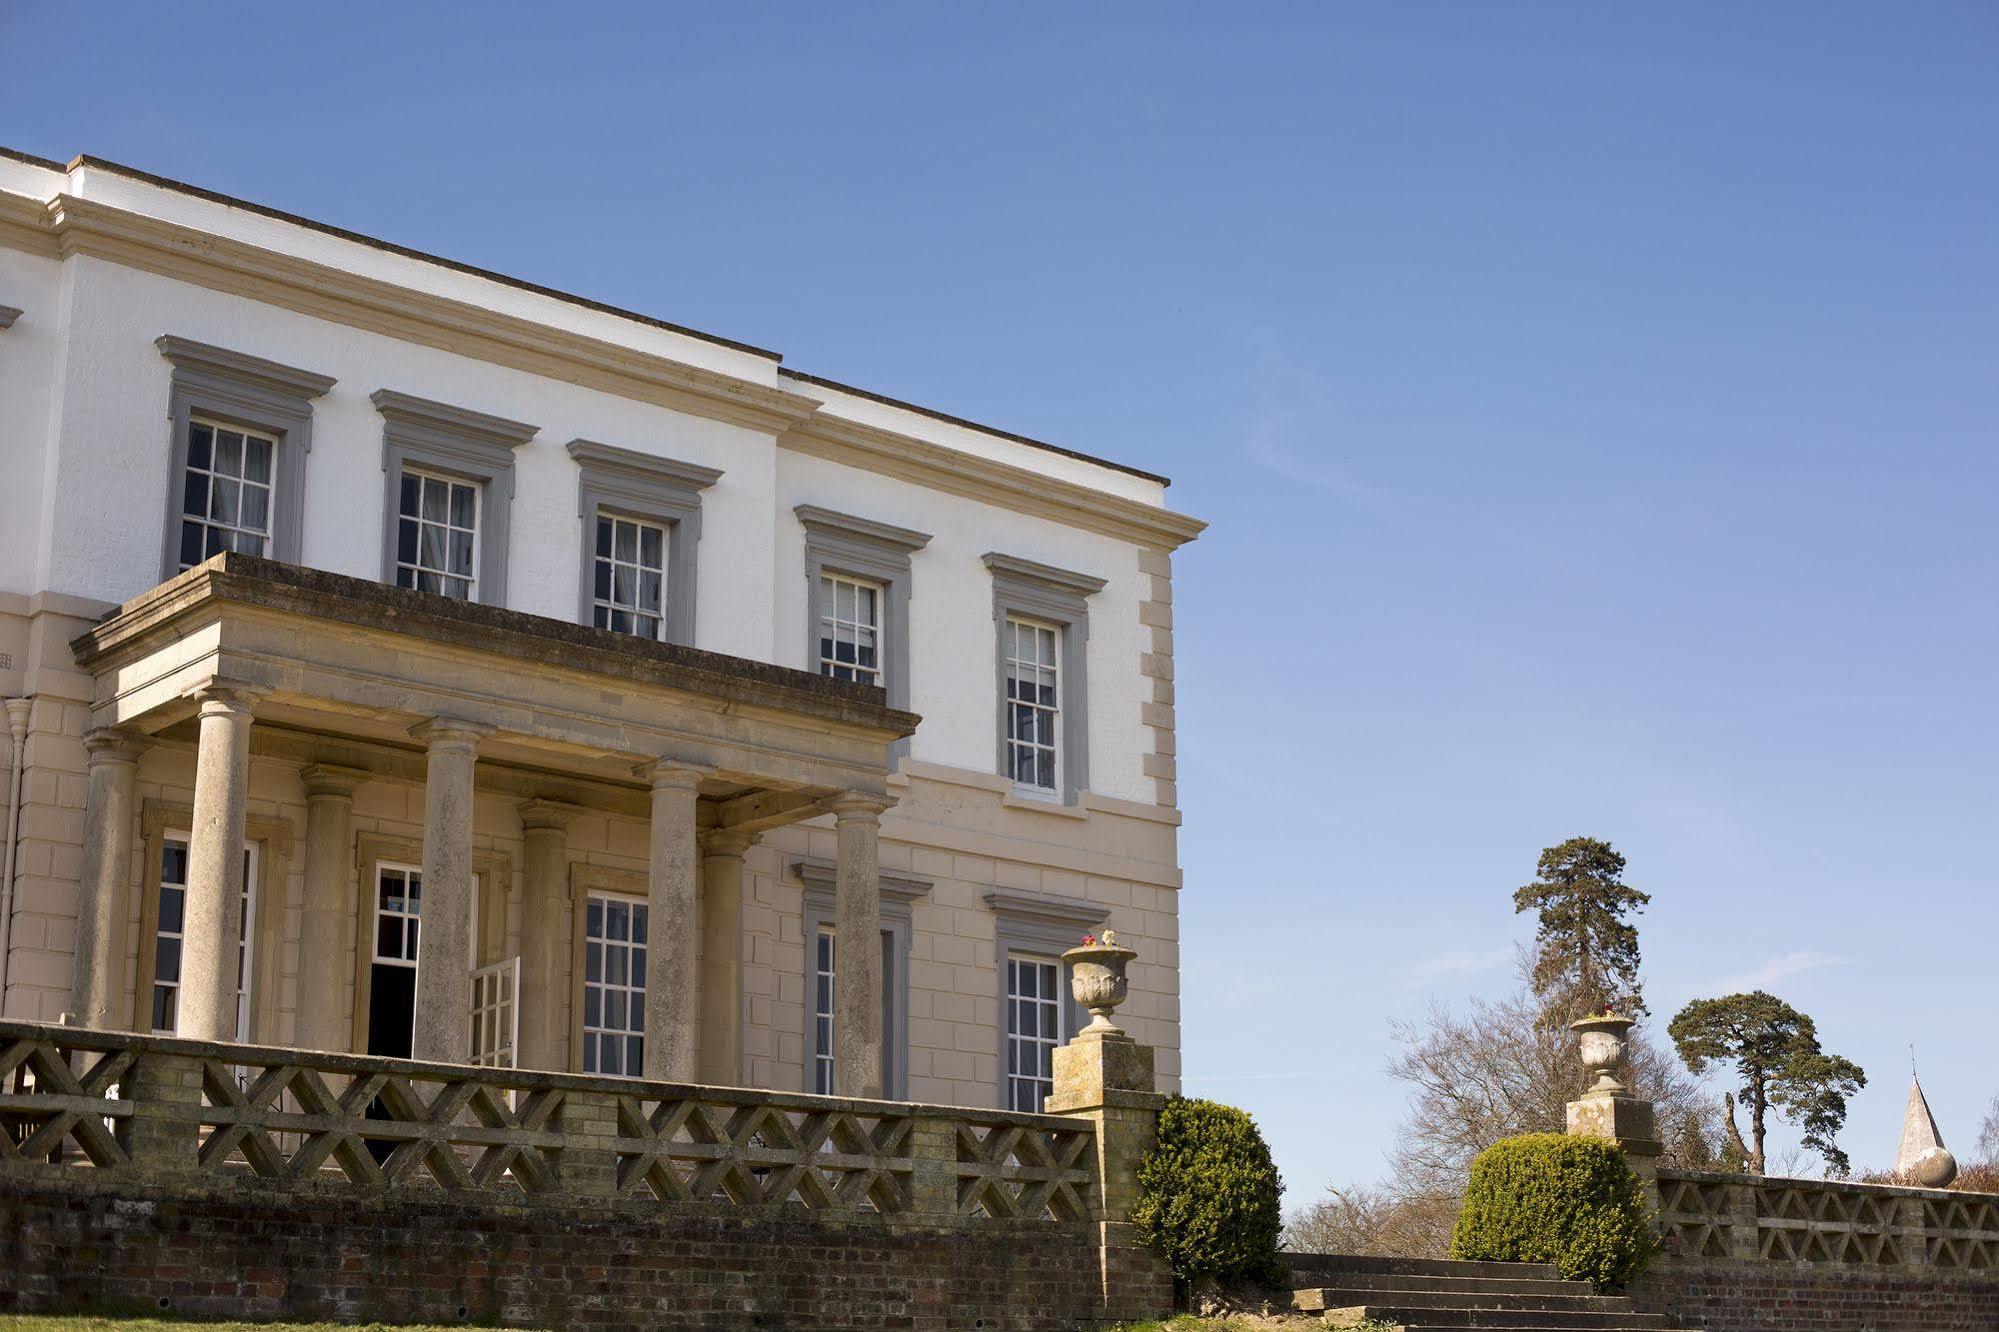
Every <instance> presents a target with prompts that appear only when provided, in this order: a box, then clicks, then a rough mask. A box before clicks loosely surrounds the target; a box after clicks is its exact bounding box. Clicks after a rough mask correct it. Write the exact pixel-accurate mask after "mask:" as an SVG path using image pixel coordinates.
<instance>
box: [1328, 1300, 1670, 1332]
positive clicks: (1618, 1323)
mask: <svg viewBox="0 0 1999 1332" xmlns="http://www.w3.org/2000/svg"><path fill="white" fill-rule="evenodd" d="M1324 1312H1325V1322H1326V1326H1328V1327H1333V1328H1340V1327H1353V1326H1355V1325H1356V1324H1360V1323H1366V1322H1368V1321H1370V1320H1372V1321H1374V1322H1377V1323H1388V1324H1390V1325H1392V1326H1396V1327H1402V1328H1407V1329H1414V1328H1419V1327H1420V1328H1426V1329H1443V1328H1455V1329H1460V1330H1461V1329H1465V1328H1505V1329H1507V1332H1523V1330H1525V1329H1532V1332H1668V1325H1667V1322H1666V1316H1665V1315H1664V1314H1642V1313H1628V1312H1609V1311H1592V1310H1574V1311H1564V1310H1552V1309H1538V1308H1531V1307H1530V1308H1514V1309H1462V1308H1460V1309H1438V1308H1423V1307H1420V1306H1416V1307H1412V1306H1409V1305H1393V1304H1356V1305H1349V1306H1348V1307H1346V1308H1343V1309H1327V1310H1325V1311H1324Z"/></svg>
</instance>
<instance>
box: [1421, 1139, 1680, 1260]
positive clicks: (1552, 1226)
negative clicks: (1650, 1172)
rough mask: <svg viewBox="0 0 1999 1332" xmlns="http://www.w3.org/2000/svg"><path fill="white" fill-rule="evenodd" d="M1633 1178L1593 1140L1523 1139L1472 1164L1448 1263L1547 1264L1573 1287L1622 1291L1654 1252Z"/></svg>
mask: <svg viewBox="0 0 1999 1332" xmlns="http://www.w3.org/2000/svg"><path fill="white" fill-rule="evenodd" d="M1657 1248H1658V1241H1657V1240H1656V1239H1655V1238H1654V1236H1653V1233H1652V1219H1651V1217H1650V1216H1649V1215H1648V1214H1647V1209H1646V1205H1645V1193H1644V1189H1643V1187H1642V1186H1641V1185H1640V1184H1639V1181H1638V1176H1636V1175H1634V1174H1633V1173H1632V1172H1631V1166H1630V1164H1629V1163H1628V1162H1626V1161H1625V1159H1624V1153H1623V1152H1622V1151H1620V1150H1618V1148H1617V1147H1616V1145H1615V1144H1613V1143H1609V1142H1605V1141H1604V1140H1603V1139H1601V1138H1571V1137H1568V1136H1566V1135H1564V1134H1560V1133H1526V1134H1522V1135H1521V1136H1520V1137H1517V1138H1506V1139H1503V1140H1502V1141H1499V1142H1496V1143H1494V1144H1493V1145H1492V1146H1490V1147H1488V1148H1486V1149H1485V1150H1484V1151H1482V1152H1480V1153H1479V1154H1478V1159H1477V1160H1475V1161H1473V1162H1472V1163H1471V1185H1470V1187H1469V1188H1467V1189H1466V1190H1465V1201H1464V1208H1463V1210H1461V1211H1460V1212H1459V1213H1458V1224H1457V1230H1456V1231H1455V1232H1454V1233H1453V1234H1452V1236H1451V1257H1453V1258H1468V1259H1474V1260H1482V1261H1487V1262H1495V1261H1496V1262H1509V1263H1553V1264H1554V1265H1555V1266H1557V1267H1559V1268H1560V1269H1561V1270H1562V1275H1563V1276H1565V1277H1567V1278H1569V1279H1570V1280H1572V1281H1589V1282H1593V1283H1594V1284H1595V1285H1596V1286H1598V1287H1599V1288H1601V1287H1604V1286H1621V1285H1623V1284H1624V1283H1625V1282H1627V1281H1629V1280H1630V1279H1631V1278H1632V1277H1634V1276H1637V1275H1638V1273H1639V1272H1641V1271H1643V1270H1644V1267H1645V1264H1647V1263H1648V1262H1650V1261H1652V1256H1653V1254H1654V1253H1655V1252H1656V1251H1657Z"/></svg>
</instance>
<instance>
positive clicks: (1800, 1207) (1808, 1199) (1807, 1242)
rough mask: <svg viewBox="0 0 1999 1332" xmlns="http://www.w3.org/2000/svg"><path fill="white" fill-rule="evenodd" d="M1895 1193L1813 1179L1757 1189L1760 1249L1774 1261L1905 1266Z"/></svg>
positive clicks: (1770, 1182)
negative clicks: (1901, 1264)
mask: <svg viewBox="0 0 1999 1332" xmlns="http://www.w3.org/2000/svg"><path fill="white" fill-rule="evenodd" d="M1899 1208H1900V1200H1899V1199H1898V1198H1897V1197H1896V1195H1894V1194H1892V1193H1872V1192H1868V1191H1865V1190H1859V1189H1854V1188H1850V1187H1847V1186H1844V1185H1839V1184H1831V1183H1821V1182H1819V1181H1815V1180H1812V1181H1808V1180H1777V1179H1770V1180H1763V1181H1760V1182H1759V1183H1758V1184H1757V1186H1756V1248H1757V1252H1758V1254H1759V1255H1760V1256H1762V1257H1764V1258H1767V1259H1770V1260H1771V1261H1773V1262H1799V1263H1844V1264H1852V1263H1874V1264H1881V1265H1894V1264H1899V1263H1903V1262H1906V1261H1907V1259H1906V1258H1905V1256H1904V1254H1903V1249H1902V1234H1901V1227H1900V1224H1899V1217H1898V1212H1899Z"/></svg>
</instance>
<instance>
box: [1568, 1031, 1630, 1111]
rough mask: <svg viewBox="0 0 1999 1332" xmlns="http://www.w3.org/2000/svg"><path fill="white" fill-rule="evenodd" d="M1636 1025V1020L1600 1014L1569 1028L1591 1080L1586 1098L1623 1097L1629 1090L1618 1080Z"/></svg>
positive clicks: (1584, 1068)
mask: <svg viewBox="0 0 1999 1332" xmlns="http://www.w3.org/2000/svg"><path fill="white" fill-rule="evenodd" d="M1634 1022H1635V1019H1632V1018H1628V1017H1619V1016H1618V1015H1617V1014H1615V1013H1600V1014H1598V1015H1597V1016H1595V1017H1586V1018H1583V1019H1582V1020H1581V1021H1579V1022H1571V1023H1570V1024H1569V1030H1570V1031H1573V1032H1574V1033H1576V1038H1577V1044H1578V1045H1579V1046H1580V1047H1581V1049H1582V1057H1583V1070H1584V1071H1585V1072H1587V1073H1588V1074H1589V1075H1590V1078H1591V1082H1590V1085H1589V1087H1588V1088H1587V1089H1586V1090H1585V1091H1584V1092H1583V1095H1585V1096H1622V1095H1624V1093H1625V1091H1626V1090H1627V1089H1626V1087H1625V1085H1624V1084H1623V1083H1621V1082H1619V1081H1618V1080H1617V1070H1618V1067H1619V1066H1620V1065H1622V1064H1623V1063H1624V1051H1625V1049H1626V1047H1628V1046H1629V1045H1630V1043H1631V1028H1632V1026H1633V1025H1634Z"/></svg>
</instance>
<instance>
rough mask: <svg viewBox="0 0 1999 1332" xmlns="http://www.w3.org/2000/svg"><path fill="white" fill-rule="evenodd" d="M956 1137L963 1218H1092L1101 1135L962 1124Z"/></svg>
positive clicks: (1067, 1127) (1066, 1128)
mask: <svg viewBox="0 0 1999 1332" xmlns="http://www.w3.org/2000/svg"><path fill="white" fill-rule="evenodd" d="M957 1136H958V1211H959V1212H960V1213H961V1214H963V1215H967V1216H986V1217H999V1218H1006V1219H1012V1218H1017V1217H1027V1218H1040V1217H1052V1218H1054V1219H1055V1220H1057V1221H1087V1220H1089V1217H1090V1208H1089V1197H1090V1181H1091V1179H1092V1177H1093V1175H1094V1164H1095V1162H1094V1159H1093V1158H1094V1154H1095V1152H1096V1137H1095V1135H1094V1134H1092V1133H1091V1132H1090V1130H1089V1129H1088V1128H1086V1127H1083V1126H1080V1125H1075V1124H1067V1123H1065V1124H1063V1126H1062V1127H1060V1128H1043V1127H1038V1126H1031V1125H1028V1124H1024V1123H1020V1122H1013V1123H998V1124H992V1125H981V1124H978V1123H976V1122H960V1123H959V1124H958V1126H957Z"/></svg>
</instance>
